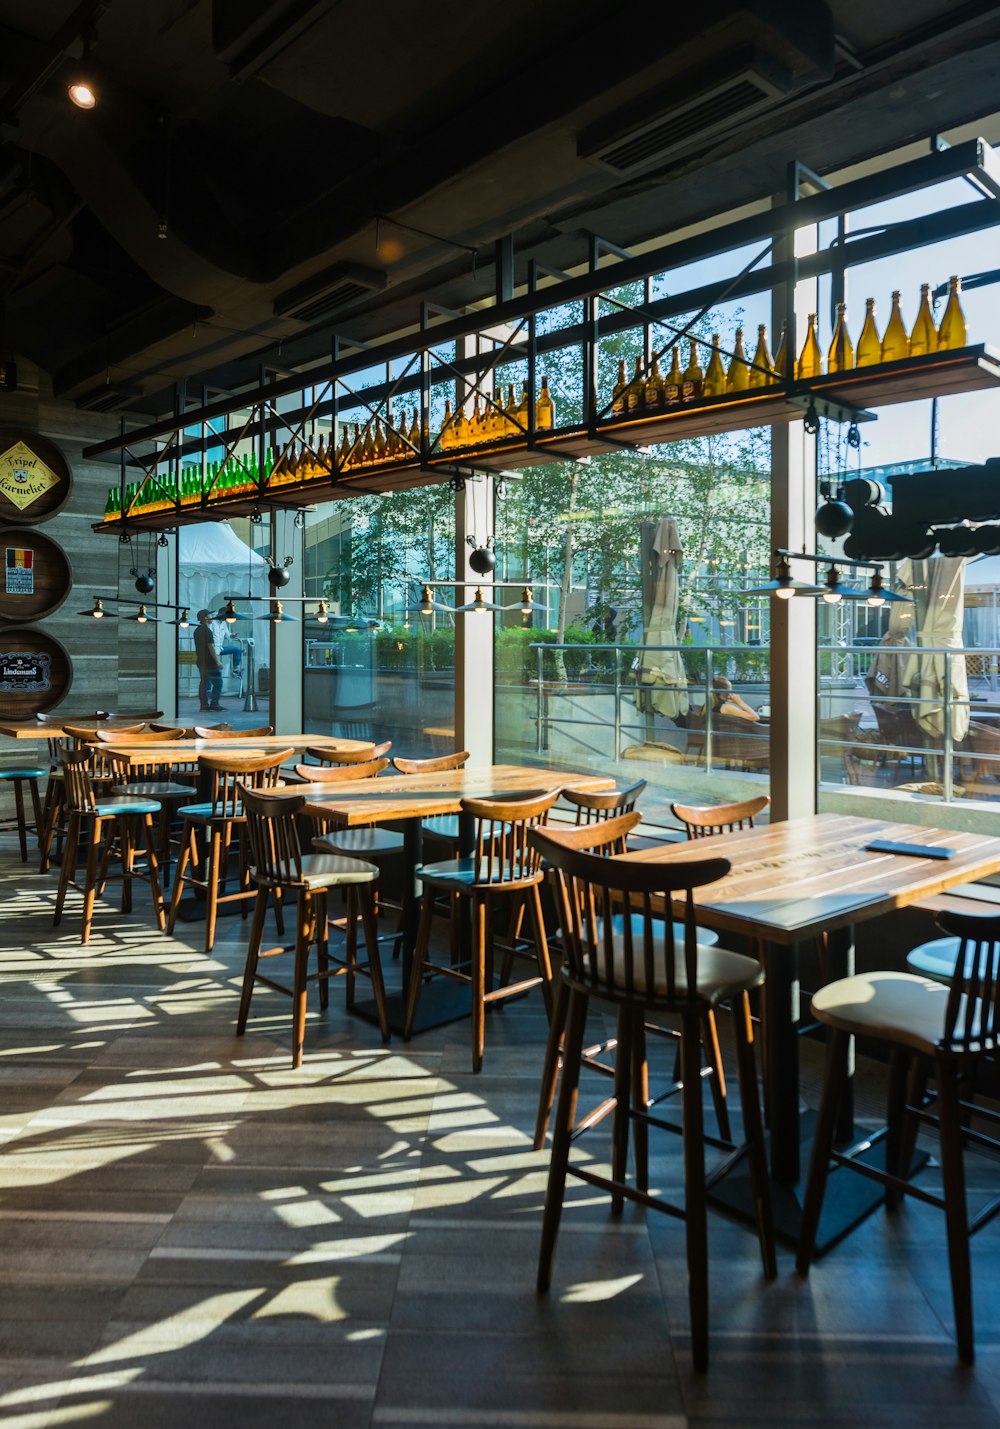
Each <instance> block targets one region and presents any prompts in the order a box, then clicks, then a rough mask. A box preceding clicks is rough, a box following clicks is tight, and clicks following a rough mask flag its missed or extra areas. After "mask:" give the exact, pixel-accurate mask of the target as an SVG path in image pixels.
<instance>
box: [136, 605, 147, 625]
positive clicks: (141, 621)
mask: <svg viewBox="0 0 1000 1429" xmlns="http://www.w3.org/2000/svg"><path fill="white" fill-rule="evenodd" d="M148 619H149V616H148V615H147V614H146V607H145V606H144V605H140V607H139V610H138V613H137V615H136V616H135V623H136V624H137V625H145V624H146V622H147V620H148Z"/></svg>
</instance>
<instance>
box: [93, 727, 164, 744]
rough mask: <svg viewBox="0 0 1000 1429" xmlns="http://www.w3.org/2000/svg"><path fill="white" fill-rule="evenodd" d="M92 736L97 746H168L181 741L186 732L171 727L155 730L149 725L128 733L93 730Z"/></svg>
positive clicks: (112, 730) (107, 729)
mask: <svg viewBox="0 0 1000 1429" xmlns="http://www.w3.org/2000/svg"><path fill="white" fill-rule="evenodd" d="M94 734H95V736H96V739H97V743H98V744H122V743H128V744H169V743H170V741H171V740H173V739H183V738H184V736H185V734H186V730H185V729H184V728H183V727H180V728H178V727H176V726H173V725H171V726H170V727H169V728H166V729H162V728H161V729H157V728H156V727H155V726H154V725H150V726H149V728H148V729H142V728H141V727H140V728H139V729H137V730H131V731H130V732H129V733H125V732H124V731H123V730H120V729H115V728H102V729H95V730H94Z"/></svg>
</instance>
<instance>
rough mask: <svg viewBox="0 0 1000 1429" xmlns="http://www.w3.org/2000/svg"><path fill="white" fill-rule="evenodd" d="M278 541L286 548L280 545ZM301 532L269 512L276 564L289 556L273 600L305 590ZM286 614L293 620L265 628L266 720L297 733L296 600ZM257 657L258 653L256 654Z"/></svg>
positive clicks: (300, 651) (299, 626) (299, 646)
mask: <svg viewBox="0 0 1000 1429" xmlns="http://www.w3.org/2000/svg"><path fill="white" fill-rule="evenodd" d="M282 543H285V544H286V545H287V546H288V549H283V548H282ZM304 544H305V543H304V541H303V532H302V531H301V530H300V529H299V528H297V527H293V526H292V523H291V520H290V519H286V518H285V517H284V516H282V517H281V520H280V522H279V520H278V515H277V513H272V515H271V554H272V555H273V557H274V559H275V560H276V561H277V563H278V565H279V566H280V565H281V564H282V562H283V561H284V559H285V557H286V556H293V557H294V560H293V562H292V565H291V566H290V567H289V572H290V575H291V579H290V580H289V582H288V584H287V585H286V586H282V587H281V589H280V590H279V591H278V594H277V597H276V599H278V600H280V599H282V597H288V598H289V601H290V602H291V598H293V597H295V596H301V595H302V594H303V593H304V591H305V548H304ZM285 609H286V611H287V612H288V614H290V615H293V616H294V617H295V623H294V624H292V622H291V621H289V622H288V623H287V624H284V623H278V622H276V621H272V622H271V625H270V627H269V629H270V632H271V641H270V664H271V684H270V695H269V708H270V715H269V717H268V722H269V723H270V724H272V725H273V726H274V731H275V733H276V734H283V733H287V734H299V733H301V731H302V719H303V715H302V663H303V659H304V655H305V646H304V644H303V633H302V632H303V624H304V621H303V614H304V612H303V607H302V605H301V604H299V603H297V602H296V603H295V604H292V603H289V604H288V605H287V606H286V607H285ZM257 658H258V660H259V659H260V656H259V654H258V657H257Z"/></svg>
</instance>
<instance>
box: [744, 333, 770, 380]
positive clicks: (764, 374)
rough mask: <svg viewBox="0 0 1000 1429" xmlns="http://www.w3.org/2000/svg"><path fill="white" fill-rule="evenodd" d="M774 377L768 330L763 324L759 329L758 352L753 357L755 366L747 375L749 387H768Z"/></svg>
mask: <svg viewBox="0 0 1000 1429" xmlns="http://www.w3.org/2000/svg"><path fill="white" fill-rule="evenodd" d="M773 375H774V364H773V363H772V361H771V354H770V353H769V352H768V350H767V328H766V327H765V326H764V324H763V323H761V324H760V326H759V327H758V329H757V350H756V352H755V353H754V355H753V366H752V367H751V368H750V371H749V373H748V374H747V386H748V387H767V386H768V385H769V383H770V382H771V380H772V378H773Z"/></svg>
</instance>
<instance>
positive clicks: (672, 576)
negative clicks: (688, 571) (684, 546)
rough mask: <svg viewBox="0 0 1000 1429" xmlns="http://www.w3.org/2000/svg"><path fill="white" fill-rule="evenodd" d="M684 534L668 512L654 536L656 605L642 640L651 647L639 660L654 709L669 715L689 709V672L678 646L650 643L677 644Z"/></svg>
mask: <svg viewBox="0 0 1000 1429" xmlns="http://www.w3.org/2000/svg"><path fill="white" fill-rule="evenodd" d="M683 554H684V552H683V551H682V550H681V542H680V537H679V536H678V534H677V522H676V521H674V520H673V518H672V517H669V516H664V517H662V518H661V520H660V521H659V523H658V524H657V527H656V534H655V535H654V537H653V557H654V560H655V562H656V574H655V579H654V585H653V606H652V610H651V611H650V616H649V624H648V625H647V626H646V629H645V632H644V634H643V638H642V643H643V645H644V646H646V647H647V648H646V649H645V650H644V651H643V653H642V656H641V657H640V660H639V671H640V674H639V679H640V683H641V684H642V685H643V687H644V688H645V690H646V692H647V696H646V697H647V699H648V701H649V704H650V705H651V706H652V708H653V710H654V711H655V712H656V713H657V714H660V715H665V716H666V717H667V718H668V719H676V717H677V716H678V715H686V714H687V712H688V692H687V676H686V675H685V673H684V663H683V661H682V660H681V656H680V652H679V651H678V650H655V649H650V648H648V647H650V646H656V645H676V644H677V595H678V591H677V585H678V576H679V574H680V563H681V557H682V556H683Z"/></svg>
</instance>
